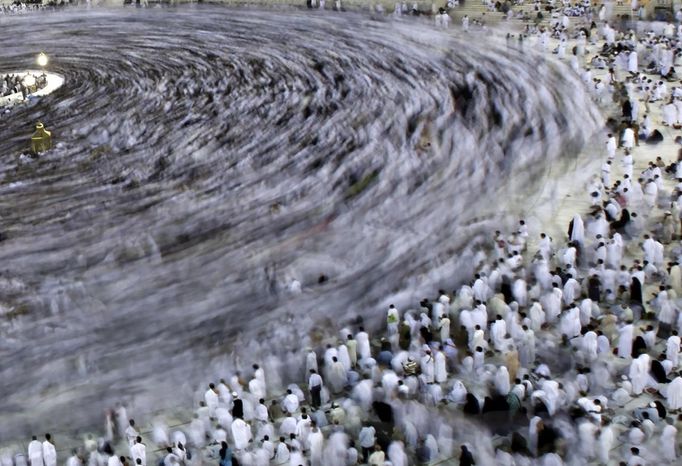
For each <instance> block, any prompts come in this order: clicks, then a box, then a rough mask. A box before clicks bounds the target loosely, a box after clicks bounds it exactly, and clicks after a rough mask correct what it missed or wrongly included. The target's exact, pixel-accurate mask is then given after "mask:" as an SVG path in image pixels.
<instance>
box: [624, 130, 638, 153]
mask: <svg viewBox="0 0 682 466" xmlns="http://www.w3.org/2000/svg"><path fill="white" fill-rule="evenodd" d="M621 143H622V145H623V147H624V148H625V149H628V150H632V149H633V148H634V147H635V131H634V130H633V129H632V128H631V127H627V128H625V130H623V137H622V139H621Z"/></svg>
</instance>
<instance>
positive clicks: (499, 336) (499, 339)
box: [477, 315, 507, 351]
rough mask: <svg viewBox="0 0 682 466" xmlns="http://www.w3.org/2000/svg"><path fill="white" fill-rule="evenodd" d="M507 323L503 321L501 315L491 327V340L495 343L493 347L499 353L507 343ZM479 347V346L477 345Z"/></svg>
mask: <svg viewBox="0 0 682 466" xmlns="http://www.w3.org/2000/svg"><path fill="white" fill-rule="evenodd" d="M506 336H507V323H506V322H505V321H504V320H503V319H502V316H501V315H498V316H497V317H496V320H495V322H493V323H492V325H491V326H490V338H491V339H492V341H493V347H494V348H495V350H497V351H501V350H502V348H504V346H505V343H506ZM477 346H479V345H477Z"/></svg>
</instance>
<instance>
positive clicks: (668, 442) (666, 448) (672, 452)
mask: <svg viewBox="0 0 682 466" xmlns="http://www.w3.org/2000/svg"><path fill="white" fill-rule="evenodd" d="M676 445H677V429H676V428H675V426H674V425H672V423H670V424H666V426H665V427H664V428H663V431H662V432H661V438H660V447H659V448H660V452H661V455H662V456H663V459H664V460H666V461H669V462H671V463H672V462H674V461H675V460H676V459H677V451H676V448H675V447H676Z"/></svg>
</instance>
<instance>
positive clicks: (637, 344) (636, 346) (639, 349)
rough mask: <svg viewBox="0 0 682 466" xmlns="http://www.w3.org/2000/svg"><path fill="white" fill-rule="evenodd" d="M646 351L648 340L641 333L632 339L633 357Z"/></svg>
mask: <svg viewBox="0 0 682 466" xmlns="http://www.w3.org/2000/svg"><path fill="white" fill-rule="evenodd" d="M644 353H646V342H645V341H644V338H642V336H641V335H638V336H637V337H636V338H635V339H634V340H633V341H632V359H636V358H638V357H639V355H640V354H644Z"/></svg>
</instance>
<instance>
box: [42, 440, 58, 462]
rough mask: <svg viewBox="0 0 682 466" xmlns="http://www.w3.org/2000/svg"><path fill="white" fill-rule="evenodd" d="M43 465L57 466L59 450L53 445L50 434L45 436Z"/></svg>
mask: <svg viewBox="0 0 682 466" xmlns="http://www.w3.org/2000/svg"><path fill="white" fill-rule="evenodd" d="M43 464H44V465H45V466H57V450H56V449H55V447H54V445H53V444H52V437H51V436H50V434H45V440H44V441H43Z"/></svg>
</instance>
